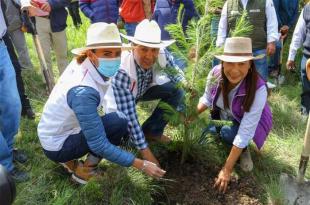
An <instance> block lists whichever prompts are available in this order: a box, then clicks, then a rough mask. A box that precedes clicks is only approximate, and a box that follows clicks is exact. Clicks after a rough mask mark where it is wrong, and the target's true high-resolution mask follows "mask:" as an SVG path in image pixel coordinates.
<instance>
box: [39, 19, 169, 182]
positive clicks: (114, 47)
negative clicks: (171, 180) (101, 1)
mask: <svg viewBox="0 0 310 205" xmlns="http://www.w3.org/2000/svg"><path fill="white" fill-rule="evenodd" d="M128 48H129V47H126V46H124V45H123V44H122V42H121V38H120V34H119V31H118V29H117V27H116V25H115V24H107V23H95V24H92V25H91V26H90V27H89V28H88V31H87V45H86V47H84V48H77V49H74V50H72V52H73V53H74V54H76V55H77V57H76V58H75V59H74V60H73V61H72V62H71V63H70V65H69V66H68V67H67V68H66V70H65V72H64V73H63V74H62V76H61V77H60V79H59V81H58V83H57V84H56V86H55V87H54V89H53V91H52V93H51V95H50V96H49V99H48V101H47V102H46V104H45V106H44V110H43V113H42V117H41V120H40V123H39V125H38V136H39V138H40V142H41V145H42V147H43V150H44V153H45V154H46V156H47V157H48V158H49V159H51V160H53V161H55V162H59V163H61V165H62V166H64V167H65V168H66V170H67V171H68V172H69V173H72V179H73V180H74V181H76V182H78V183H80V184H85V183H87V181H88V180H89V179H90V178H92V177H95V176H99V175H100V173H99V171H98V169H96V168H97V165H98V163H99V162H100V160H101V159H102V158H105V159H107V160H109V161H111V162H114V163H117V164H119V165H121V166H126V167H129V166H133V167H135V168H137V169H140V170H141V171H144V172H145V173H146V174H148V175H150V176H152V177H162V176H163V175H164V173H165V171H163V170H162V169H160V168H159V167H158V166H157V165H155V164H154V163H151V162H149V161H146V160H140V159H138V158H136V157H135V156H134V155H133V154H132V153H130V152H127V151H125V150H123V149H121V148H119V147H118V145H120V143H121V141H122V140H123V139H124V137H125V136H126V135H127V124H128V122H127V118H126V116H124V115H123V114H122V113H120V112H116V111H115V112H110V113H108V114H104V113H103V108H106V107H110V109H111V107H113V106H114V107H115V110H116V104H115V103H113V102H112V101H108V100H106V99H104V96H105V94H106V92H107V90H108V87H109V86H110V79H109V78H110V77H112V76H113V75H114V74H115V73H116V72H117V70H118V69H119V66H120V55H121V51H122V49H123V50H124V49H128ZM86 154H87V158H86V160H85V161H84V162H83V161H78V159H79V158H81V157H83V156H84V155H86Z"/></svg>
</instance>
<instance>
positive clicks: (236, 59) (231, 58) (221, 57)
mask: <svg viewBox="0 0 310 205" xmlns="http://www.w3.org/2000/svg"><path fill="white" fill-rule="evenodd" d="M215 57H216V58H217V59H219V60H221V61H224V62H231V63H239V62H244V61H249V60H258V59H262V58H264V57H265V55H264V54H261V55H258V56H255V57H254V56H230V55H215Z"/></svg>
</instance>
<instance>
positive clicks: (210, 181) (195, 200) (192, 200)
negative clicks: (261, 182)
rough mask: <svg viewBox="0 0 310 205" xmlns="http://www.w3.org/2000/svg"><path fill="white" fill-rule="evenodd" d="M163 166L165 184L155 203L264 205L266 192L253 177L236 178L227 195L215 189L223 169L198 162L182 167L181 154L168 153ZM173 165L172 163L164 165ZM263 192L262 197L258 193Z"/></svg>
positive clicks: (163, 183)
mask: <svg viewBox="0 0 310 205" xmlns="http://www.w3.org/2000/svg"><path fill="white" fill-rule="evenodd" d="M160 161H161V162H162V167H163V168H164V169H165V170H166V171H167V174H166V175H165V179H168V180H163V181H162V182H161V183H162V184H161V185H162V186H163V187H164V188H163V189H164V190H163V191H162V193H160V194H158V195H156V196H154V201H155V203H154V204H171V205H174V204H180V205H181V204H182V205H183V204H184V205H185V204H186V205H224V204H225V205H226V204H227V205H260V204H262V203H261V202H260V201H259V199H258V198H259V195H260V193H263V192H264V191H263V190H262V188H260V187H259V186H258V185H257V182H255V179H254V177H253V176H251V175H246V174H244V175H245V176H243V177H237V176H235V177H232V180H231V182H230V184H229V187H228V190H227V191H226V193H225V194H221V193H219V192H218V191H217V190H216V189H214V188H213V185H214V180H215V178H216V177H217V175H218V172H219V171H220V167H219V166H214V165H211V164H209V165H208V164H206V163H201V162H198V161H195V159H191V160H188V161H187V162H185V163H184V164H183V165H181V164H180V154H178V153H175V152H169V153H165V156H161V159H160ZM163 162H169V163H166V164H165V163H163ZM258 193H259V194H258Z"/></svg>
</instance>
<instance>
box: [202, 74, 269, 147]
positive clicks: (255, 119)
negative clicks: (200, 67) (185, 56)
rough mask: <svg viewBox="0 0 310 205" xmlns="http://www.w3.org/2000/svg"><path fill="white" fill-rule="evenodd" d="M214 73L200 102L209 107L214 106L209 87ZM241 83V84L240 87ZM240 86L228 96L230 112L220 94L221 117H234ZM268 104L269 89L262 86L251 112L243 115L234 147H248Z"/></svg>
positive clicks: (218, 103) (218, 100)
mask: <svg viewBox="0 0 310 205" xmlns="http://www.w3.org/2000/svg"><path fill="white" fill-rule="evenodd" d="M212 83H213V82H212V72H209V75H208V77H207V83H206V89H205V93H204V95H203V96H202V97H201V98H200V100H199V102H200V103H202V104H204V105H206V106H207V107H209V108H210V107H211V106H212V101H211V100H212V97H211V93H210V89H208V87H209V86H212ZM240 84H241V83H239V85H240ZM239 85H238V86H236V87H235V88H234V89H232V90H231V91H230V92H229V94H228V103H229V105H230V106H229V108H230V109H229V110H227V109H226V110H225V109H224V102H223V96H222V93H220V95H219V97H218V99H217V101H216V105H217V106H218V107H219V108H220V109H221V111H220V116H221V119H223V118H222V117H226V118H228V120H229V119H231V118H232V117H233V115H232V111H231V108H232V100H233V97H234V96H235V94H236V92H237V90H238V87H239ZM266 102H267V88H266V86H261V87H260V88H259V89H257V90H256V93H255V98H254V101H253V104H252V106H251V108H250V111H249V112H245V113H244V115H243V118H242V119H241V123H240V126H239V129H238V133H237V135H236V137H235V139H234V141H233V145H235V146H236V147H238V148H241V149H243V148H245V147H247V146H248V144H249V142H250V140H251V139H253V137H254V135H255V132H256V128H257V125H258V123H259V121H260V118H261V115H262V112H263V109H264V107H265V105H266Z"/></svg>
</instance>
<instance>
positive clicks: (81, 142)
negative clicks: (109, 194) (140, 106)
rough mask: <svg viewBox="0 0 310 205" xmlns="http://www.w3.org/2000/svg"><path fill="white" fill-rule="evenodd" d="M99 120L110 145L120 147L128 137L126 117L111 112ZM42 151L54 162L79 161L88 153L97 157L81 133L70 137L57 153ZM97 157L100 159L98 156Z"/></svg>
mask: <svg viewBox="0 0 310 205" xmlns="http://www.w3.org/2000/svg"><path fill="white" fill-rule="evenodd" d="M101 120H102V124H103V126H104V128H105V132H106V137H107V138H108V140H109V141H110V143H112V144H114V145H116V146H118V145H120V144H121V141H122V139H123V138H124V137H127V135H128V134H127V133H128V132H127V125H128V121H127V119H126V117H125V116H124V115H119V113H116V112H113V113H109V114H106V115H104V116H103V117H102V118H101ZM43 151H44V153H45V155H46V156H47V157H48V158H49V159H51V160H53V161H55V162H68V161H70V160H73V159H79V158H81V157H83V156H84V155H86V154H88V153H91V154H92V155H94V156H97V155H96V154H95V153H93V152H92V151H91V150H90V148H89V146H88V144H87V137H86V136H84V134H83V132H80V133H78V134H75V135H70V136H69V137H68V138H67V139H66V141H65V143H64V144H63V146H62V148H61V150H59V151H47V150H43ZM98 157H99V158H101V157H100V156H98Z"/></svg>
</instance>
